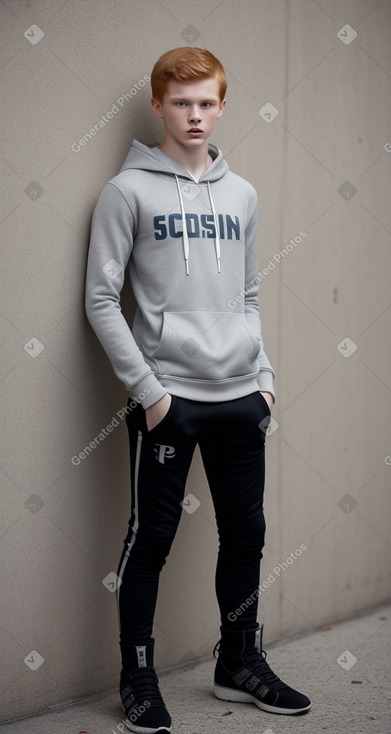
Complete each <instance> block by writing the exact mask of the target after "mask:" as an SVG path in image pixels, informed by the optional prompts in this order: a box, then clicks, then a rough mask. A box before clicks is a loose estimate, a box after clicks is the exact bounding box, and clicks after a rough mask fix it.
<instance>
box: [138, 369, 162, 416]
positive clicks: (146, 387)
mask: <svg viewBox="0 0 391 734" xmlns="http://www.w3.org/2000/svg"><path fill="white" fill-rule="evenodd" d="M166 393H167V390H166V388H165V387H163V385H161V384H160V382H159V380H158V379H157V378H156V377H155V375H153V374H152V373H150V374H149V375H147V376H146V377H144V378H143V379H142V380H140V381H139V382H137V383H136V384H135V385H132V387H131V389H130V390H129V395H130V396H131V398H133V400H136V401H137V402H138V403H140V405H142V407H143V408H144V409H145V408H149V407H150V406H151V405H153V404H154V403H157V401H158V400H161V398H163V397H164V396H165V394H166Z"/></svg>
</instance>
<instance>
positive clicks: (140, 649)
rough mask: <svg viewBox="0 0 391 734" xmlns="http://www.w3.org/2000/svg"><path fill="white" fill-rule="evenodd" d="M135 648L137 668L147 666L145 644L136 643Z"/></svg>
mask: <svg viewBox="0 0 391 734" xmlns="http://www.w3.org/2000/svg"><path fill="white" fill-rule="evenodd" d="M136 650H137V662H138V667H139V668H146V667H147V655H146V652H145V645H136Z"/></svg>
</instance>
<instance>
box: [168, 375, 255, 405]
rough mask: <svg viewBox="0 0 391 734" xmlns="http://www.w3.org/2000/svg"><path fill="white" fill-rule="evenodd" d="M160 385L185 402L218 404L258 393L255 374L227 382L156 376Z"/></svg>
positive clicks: (233, 378) (234, 378)
mask: <svg viewBox="0 0 391 734" xmlns="http://www.w3.org/2000/svg"><path fill="white" fill-rule="evenodd" d="M156 376H157V378H158V380H159V382H160V384H161V385H162V386H163V387H164V388H165V389H166V390H167V392H168V393H170V394H172V395H176V396H177V397H179V398H186V399H187V400H197V401H199V402H207V403H220V402H223V401H225V400H236V399H238V398H243V397H245V396H246V395H250V393H252V392H257V391H259V386H258V382H257V373H256V374H252V375H246V376H244V377H242V376H241V377H232V378H230V379H229V380H221V381H220V382H219V381H213V380H196V379H195V380H192V379H190V378H180V377H172V375H156Z"/></svg>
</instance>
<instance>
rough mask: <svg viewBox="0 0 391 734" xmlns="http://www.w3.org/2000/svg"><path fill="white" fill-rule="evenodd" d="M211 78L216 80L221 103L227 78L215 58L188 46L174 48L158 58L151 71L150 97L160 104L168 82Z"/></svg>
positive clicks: (185, 82) (188, 81) (186, 82)
mask: <svg viewBox="0 0 391 734" xmlns="http://www.w3.org/2000/svg"><path fill="white" fill-rule="evenodd" d="M213 77H216V79H217V83H218V86H219V96H220V102H222V101H223V99H224V97H225V92H226V90H227V77H226V75H225V71H224V67H223V65H222V64H221V62H220V61H219V60H218V59H217V58H216V56H213V54H212V53H210V51H206V50H204V49H202V48H193V47H190V46H181V47H180V48H174V49H172V50H171V51H166V53H164V54H163V55H162V56H160V58H159V59H158V60H157V62H156V64H155V66H154V67H153V69H152V74H151V87H152V96H153V98H154V99H156V100H157V101H158V102H162V101H163V97H164V94H165V93H166V91H167V85H168V84H169V82H170V81H175V82H181V83H182V84H189V83H191V82H195V81H198V80H200V79H210V78H213Z"/></svg>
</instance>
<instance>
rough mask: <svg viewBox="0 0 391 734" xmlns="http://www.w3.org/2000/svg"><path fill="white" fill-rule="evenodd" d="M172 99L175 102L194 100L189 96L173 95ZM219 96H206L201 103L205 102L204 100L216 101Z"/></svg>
mask: <svg viewBox="0 0 391 734" xmlns="http://www.w3.org/2000/svg"><path fill="white" fill-rule="evenodd" d="M171 100H172V101H173V102H193V100H191V99H189V97H178V96H175V97H171ZM216 101H217V97H205V99H201V101H200V102H199V104H203V103H204V102H216Z"/></svg>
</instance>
